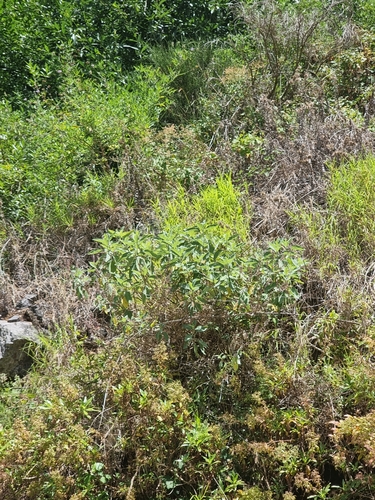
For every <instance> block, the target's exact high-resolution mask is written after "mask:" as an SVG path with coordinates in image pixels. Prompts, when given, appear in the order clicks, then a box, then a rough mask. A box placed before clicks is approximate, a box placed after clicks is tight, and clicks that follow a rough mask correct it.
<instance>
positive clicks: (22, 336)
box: [0, 320, 38, 378]
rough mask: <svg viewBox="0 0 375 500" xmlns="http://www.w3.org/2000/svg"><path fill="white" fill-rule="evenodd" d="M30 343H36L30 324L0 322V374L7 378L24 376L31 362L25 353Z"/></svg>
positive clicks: (33, 329) (36, 337) (34, 333)
mask: <svg viewBox="0 0 375 500" xmlns="http://www.w3.org/2000/svg"><path fill="white" fill-rule="evenodd" d="M31 343H34V344H35V343H38V333H37V330H36V329H35V327H34V326H33V325H32V323H30V322H28V321H18V322H15V323H9V322H8V321H3V320H0V373H4V374H5V375H6V376H7V377H9V378H14V377H15V376H16V375H18V376H20V377H22V376H23V375H25V374H26V373H27V371H28V370H29V369H30V367H31V365H32V362H33V359H32V357H31V356H30V355H29V354H28V353H27V346H28V345H30V344H31Z"/></svg>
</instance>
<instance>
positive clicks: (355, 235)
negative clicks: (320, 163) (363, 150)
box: [328, 156, 375, 259]
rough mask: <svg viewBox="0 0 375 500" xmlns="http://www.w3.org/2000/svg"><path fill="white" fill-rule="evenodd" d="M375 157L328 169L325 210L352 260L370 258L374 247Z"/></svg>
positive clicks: (355, 160) (354, 160) (351, 161)
mask: <svg viewBox="0 0 375 500" xmlns="http://www.w3.org/2000/svg"><path fill="white" fill-rule="evenodd" d="M374 186H375V157H374V156H367V157H366V158H363V159H352V160H350V161H348V162H346V163H345V164H343V165H342V166H341V167H339V168H335V167H333V166H332V167H331V185H330V188H329V190H328V208H329V210H330V212H331V213H333V214H335V215H336V217H337V222H336V224H337V230H338V234H339V236H340V238H341V241H342V244H344V245H345V247H346V248H347V250H348V252H349V253H350V254H351V255H352V256H353V257H363V258H365V259H367V258H371V256H372V255H373V254H374V245H375V189H374Z"/></svg>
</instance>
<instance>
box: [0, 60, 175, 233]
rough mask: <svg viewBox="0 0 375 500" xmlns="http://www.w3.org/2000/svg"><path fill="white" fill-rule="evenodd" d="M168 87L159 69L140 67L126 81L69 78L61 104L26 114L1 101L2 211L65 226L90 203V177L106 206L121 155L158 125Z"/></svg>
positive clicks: (20, 219) (39, 105)
mask: <svg viewBox="0 0 375 500" xmlns="http://www.w3.org/2000/svg"><path fill="white" fill-rule="evenodd" d="M167 84H168V79H167V77H165V76H162V75H160V74H159V73H158V71H156V70H152V69H150V68H143V67H139V68H138V69H137V71H136V72H134V74H133V75H132V76H131V77H129V83H128V84H127V85H125V86H119V85H117V84H114V83H111V82H107V84H106V85H105V86H103V87H100V86H97V85H95V84H93V83H91V82H89V81H85V82H82V81H73V82H72V83H71V84H70V86H69V87H68V88H67V89H66V90H65V94H64V96H63V98H62V100H61V102H60V104H53V103H51V102H48V101H36V102H35V103H34V108H33V110H32V113H31V114H30V115H24V114H23V113H21V112H13V111H12V110H11V108H10V106H9V105H7V104H6V103H3V104H2V106H1V109H0V129H1V142H2V155H1V158H0V172H1V175H0V195H1V198H2V201H3V204H2V210H3V212H4V215H5V216H6V217H7V218H9V219H10V220H12V221H13V222H16V223H24V222H31V223H36V224H42V225H44V227H50V226H53V225H57V226H67V225H68V226H69V225H71V224H72V223H73V220H74V214H75V212H77V211H79V209H80V206H82V205H85V203H87V201H90V196H89V200H88V198H87V193H88V191H90V187H89V186H90V185H92V184H93V182H94V184H95V189H94V190H93V189H91V193H92V192H93V191H96V196H97V198H99V199H98V204H100V203H103V204H110V201H109V200H110V198H111V190H112V188H113V182H114V178H113V176H114V175H116V174H117V173H118V172H119V170H120V166H121V161H122V157H123V156H124V155H125V153H126V151H127V150H130V151H131V150H132V148H133V149H134V147H135V145H137V141H140V140H143V139H144V138H145V136H147V135H148V134H149V131H150V129H151V128H152V127H153V126H155V125H156V124H157V122H158V119H159V115H160V113H161V112H162V110H163V107H164V106H165V104H166V102H167V101H168V88H167ZM98 184H100V189H99V190H97V189H96V188H97V187H98ZM100 198H101V200H100ZM91 200H92V197H91Z"/></svg>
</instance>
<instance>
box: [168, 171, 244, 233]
mask: <svg viewBox="0 0 375 500" xmlns="http://www.w3.org/2000/svg"><path fill="white" fill-rule="evenodd" d="M249 211H250V209H249V206H248V205H247V206H245V208H244V207H243V203H242V200H241V193H240V191H239V190H238V189H236V188H235V187H234V186H233V183H232V179H231V177H230V175H226V176H220V177H218V178H217V179H216V185H214V186H208V187H206V188H204V189H202V191H201V192H200V193H198V194H197V195H194V196H192V197H189V195H188V194H187V193H186V192H185V190H184V189H183V188H180V189H179V191H178V193H177V196H176V198H175V199H174V200H172V201H169V202H168V204H167V207H166V210H165V212H164V213H163V215H162V224H163V227H164V229H165V230H166V231H168V230H171V229H173V228H178V229H181V228H186V227H189V226H191V225H194V224H196V223H206V224H215V225H217V229H216V231H217V233H218V234H220V235H226V236H228V235H237V236H239V237H240V238H241V239H242V240H246V239H247V238H248V236H249V222H250V220H249V219H250V217H249V213H248V212H249Z"/></svg>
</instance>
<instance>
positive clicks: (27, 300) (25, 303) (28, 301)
mask: <svg viewBox="0 0 375 500" xmlns="http://www.w3.org/2000/svg"><path fill="white" fill-rule="evenodd" d="M35 299H36V295H35V294H33V293H28V294H27V295H25V296H24V298H23V299H21V300H20V301H19V302H17V304H16V308H17V309H24V308H26V307H30V306H32V304H33V303H34V301H35Z"/></svg>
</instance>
